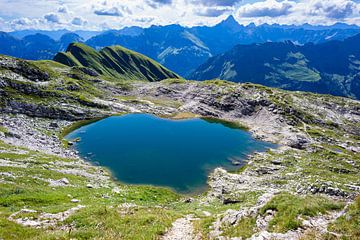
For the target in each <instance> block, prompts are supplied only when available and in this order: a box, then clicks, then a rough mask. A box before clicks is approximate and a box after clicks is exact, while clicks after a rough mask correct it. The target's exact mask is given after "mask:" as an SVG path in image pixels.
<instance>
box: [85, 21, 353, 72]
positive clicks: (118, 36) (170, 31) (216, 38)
mask: <svg viewBox="0 0 360 240" xmlns="http://www.w3.org/2000/svg"><path fill="white" fill-rule="evenodd" d="M310 26H311V25H306V26H305V25H304V27H301V26H286V25H285V26H283V25H276V24H274V25H268V24H263V25H260V26H256V25H255V24H249V25H248V26H243V25H240V24H239V23H238V22H237V21H236V20H235V19H234V18H233V17H232V16H229V17H228V18H227V19H226V20H224V21H222V22H221V23H219V24H217V25H215V26H212V27H208V26H203V27H192V28H186V27H182V26H180V25H169V26H151V27H150V28H146V29H138V28H137V29H131V28H130V29H126V30H120V31H107V32H105V33H103V34H100V35H98V36H95V37H93V38H91V39H89V40H88V41H87V42H86V43H87V44H88V45H90V46H92V47H94V48H96V49H100V48H103V47H105V46H110V45H122V46H125V47H127V48H129V49H132V50H134V51H137V52H140V53H142V54H145V55H147V56H149V57H151V58H153V59H155V60H157V61H159V62H160V63H162V64H163V65H164V66H166V67H168V68H169V69H171V70H173V71H175V72H177V73H179V74H180V75H182V76H187V75H188V74H189V73H190V72H191V71H193V70H194V69H196V67H198V66H199V65H200V64H201V63H203V62H205V61H206V60H207V59H208V58H209V57H211V56H214V55H216V54H219V53H223V52H225V51H227V50H229V49H231V48H232V47H234V46H235V45H237V44H239V43H241V44H251V43H263V42H269V41H271V42H277V41H285V40H291V41H293V42H295V43H298V44H305V43H308V42H313V43H320V42H325V41H329V40H343V39H345V38H347V37H350V36H353V35H355V34H357V33H360V28H358V27H357V28H356V27H354V26H353V25H346V24H345V25H344V24H340V25H333V26H319V28H318V29H316V27H313V28H312V29H311V28H310ZM346 26H347V27H346ZM128 32H131V33H132V34H128Z"/></svg>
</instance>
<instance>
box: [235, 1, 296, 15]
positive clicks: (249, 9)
mask: <svg viewBox="0 0 360 240" xmlns="http://www.w3.org/2000/svg"><path fill="white" fill-rule="evenodd" d="M294 5H295V2H291V1H287V0H285V1H282V2H278V1H275V0H266V1H264V2H257V3H254V4H246V5H244V6H241V7H240V8H239V9H238V14H239V16H240V17H278V16H283V15H288V14H289V13H290V12H291V8H292V7H293V6H294Z"/></svg>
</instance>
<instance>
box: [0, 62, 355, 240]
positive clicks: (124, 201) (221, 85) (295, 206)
mask: <svg viewBox="0 0 360 240" xmlns="http://www.w3.org/2000/svg"><path fill="white" fill-rule="evenodd" d="M91 56H93V55H91ZM95 59H96V58H95ZM140 59H141V61H143V60H144V59H143V57H142V56H140ZM71 66H72V65H71ZM94 66H96V64H90V65H88V66H86V65H84V64H82V65H77V66H75V67H70V66H66V65H63V64H61V63H57V62H53V61H24V60H21V59H16V58H12V57H8V56H1V57H0V93H1V94H0V114H1V118H0V119H1V123H0V124H1V127H0V174H1V180H0V186H1V187H0V195H1V198H0V226H1V228H2V231H1V232H0V238H3V239H208V238H213V239H237V238H240V237H241V238H243V239H246V238H250V239H264V238H275V239H314V238H322V239H356V238H357V237H358V236H359V226H358V219H359V217H360V216H359V206H360V205H359V198H358V197H357V196H358V194H359V191H360V182H359V177H360V176H359V171H358V170H359V167H360V158H359V152H360V142H359V141H360V139H359V135H360V125H359V122H360V114H359V112H360V104H359V102H358V101H356V100H353V99H348V98H342V97H335V96H330V95H320V94H315V93H307V92H291V91H286V90H281V89H275V88H270V87H265V86H261V85H257V84H252V83H242V84H239V83H232V82H228V81H221V80H207V81H201V82H200V81H188V80H184V79H181V78H177V77H176V78H167V77H166V78H167V79H162V81H159V80H161V79H156V81H154V82H150V81H151V80H149V79H141V81H140V80H136V79H132V80H131V81H130V80H126V78H124V79H122V78H118V77H117V76H111V75H108V74H104V72H101V73H100V74H99V72H97V71H98V69H96V68H95V67H94ZM134 66H135V68H132V69H136V66H138V65H137V64H136V63H135V65H133V66H132V67H134ZM94 71H96V72H97V74H93V73H94ZM154 72H155V71H154V68H149V73H151V74H153V73H154ZM168 73H169V74H172V73H171V72H168ZM124 113H148V114H154V115H157V116H161V117H166V118H174V119H177V118H193V117H211V118H217V119H221V120H224V121H227V122H230V123H233V124H236V125H240V126H243V127H246V128H247V129H248V130H249V131H250V132H251V134H252V136H253V137H255V138H256V139H261V140H264V141H268V142H271V143H274V144H278V146H279V147H278V148H276V149H270V150H268V151H266V152H263V153H255V154H252V155H251V156H249V158H248V159H247V164H246V165H245V166H244V167H242V168H240V169H239V170H236V171H234V172H227V171H225V170H224V169H221V168H217V169H215V170H214V171H213V172H212V173H211V174H210V176H209V177H208V185H209V189H208V191H206V192H205V193H203V194H200V195H190V196H189V195H181V194H178V193H175V192H173V191H171V190H169V189H166V188H160V187H151V186H145V185H126V184H123V183H119V182H117V181H115V180H114V179H113V178H112V176H111V174H110V172H109V171H108V170H107V169H106V168H103V167H99V166H96V165H91V164H90V163H89V162H87V161H85V160H84V159H82V158H80V157H79V155H78V153H77V152H76V151H74V149H73V148H72V147H71V145H72V144H73V143H72V142H69V141H67V140H65V139H64V136H66V135H67V134H69V133H70V132H72V131H73V130H75V129H77V128H78V127H80V126H82V125H83V124H85V123H87V121H92V120H96V119H100V118H105V117H109V116H113V115H117V114H124Z"/></svg>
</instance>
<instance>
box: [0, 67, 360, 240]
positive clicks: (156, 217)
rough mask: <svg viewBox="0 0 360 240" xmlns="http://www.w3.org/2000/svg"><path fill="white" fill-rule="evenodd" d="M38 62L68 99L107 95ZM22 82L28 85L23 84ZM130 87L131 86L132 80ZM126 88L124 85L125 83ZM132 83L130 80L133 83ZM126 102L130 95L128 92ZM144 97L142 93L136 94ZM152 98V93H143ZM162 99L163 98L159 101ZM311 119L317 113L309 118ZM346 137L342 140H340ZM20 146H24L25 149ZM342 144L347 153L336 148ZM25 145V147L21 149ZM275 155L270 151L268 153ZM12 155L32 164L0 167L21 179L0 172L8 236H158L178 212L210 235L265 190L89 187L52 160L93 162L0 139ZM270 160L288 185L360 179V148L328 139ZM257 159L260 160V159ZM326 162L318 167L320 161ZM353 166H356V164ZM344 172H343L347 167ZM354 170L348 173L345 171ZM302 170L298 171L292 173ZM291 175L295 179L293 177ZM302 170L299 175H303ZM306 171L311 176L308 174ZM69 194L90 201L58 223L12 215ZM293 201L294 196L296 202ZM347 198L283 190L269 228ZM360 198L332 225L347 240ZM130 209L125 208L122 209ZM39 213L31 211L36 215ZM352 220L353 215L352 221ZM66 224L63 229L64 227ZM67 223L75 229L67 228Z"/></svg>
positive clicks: (2, 219) (54, 203)
mask: <svg viewBox="0 0 360 240" xmlns="http://www.w3.org/2000/svg"><path fill="white" fill-rule="evenodd" d="M30 64H33V65H34V66H35V67H38V68H40V69H42V70H46V71H47V72H48V73H49V74H50V77H51V81H50V83H49V85H48V86H41V87H40V89H41V91H42V92H50V93H52V94H54V93H56V94H61V95H60V96H65V97H67V98H69V99H68V100H67V101H69V102H70V103H72V102H73V101H74V102H75V103H76V104H79V105H81V106H83V102H81V103H80V102H79V101H80V100H81V99H82V98H83V97H85V98H88V99H89V100H91V99H92V98H94V97H101V96H102V94H103V93H102V92H101V91H99V89H97V88H96V87H95V86H94V84H93V82H91V78H90V77H89V76H86V75H84V74H83V73H82V72H81V71H78V70H77V69H74V68H69V67H67V66H65V65H62V64H59V63H55V62H52V61H39V62H30ZM0 70H1V69H0ZM63 72H65V73H71V74H75V75H77V76H80V77H81V78H80V79H75V78H70V77H69V76H68V75H67V74H63ZM173 83H176V84H186V83H184V82H183V81H182V80H177V79H176V80H167V81H164V84H173ZM19 84H29V83H24V82H19ZM124 84H125V86H126V87H128V86H129V85H126V83H124ZM204 84H209V85H213V86H218V87H221V86H225V87H228V88H229V89H230V90H229V91H232V90H231V89H233V88H234V86H235V84H233V83H228V82H223V81H208V82H204ZM68 85H77V86H79V87H80V88H79V90H76V91H70V90H67V89H62V90H59V89H58V88H59V87H63V86H68ZM121 87H123V86H121ZM129 87H131V86H129ZM244 87H249V88H256V89H258V90H259V91H264V92H268V93H271V94H272V101H273V102H274V103H275V104H276V105H278V106H283V107H284V108H286V107H288V106H291V105H292V100H291V99H292V97H294V96H296V97H298V98H304V99H309V100H314V101H316V100H317V98H318V97H319V95H315V94H308V93H291V92H286V91H278V90H275V89H270V88H266V87H263V86H259V85H253V84H249V85H244ZM6 92H7V93H8V94H10V97H13V98H17V99H18V100H20V101H26V102H37V103H40V104H50V105H56V104H57V103H58V99H59V96H57V95H55V96H53V97H51V96H52V95H51V96H47V95H44V96H43V97H39V96H36V95H33V94H24V93H21V92H18V91H15V90H14V89H12V90H11V89H6ZM81 96H83V97H81ZM321 98H324V99H326V98H329V102H334V101H336V102H337V104H338V105H339V106H340V105H341V102H342V99H341V98H334V97H331V96H321ZM127 100H132V99H131V98H129V97H128V98H127ZM137 100H138V101H140V102H141V100H142V99H137ZM145 100H151V101H153V99H145ZM159 104H160V103H159ZM161 104H170V105H177V104H178V103H177V102H168V103H161ZM289 117H292V116H289ZM309 118H312V116H309ZM6 131H7V129H5V128H1V127H0V132H6ZM303 131H305V132H307V133H308V134H310V135H311V136H312V137H313V138H328V139H332V138H336V139H338V138H341V140H342V141H346V140H351V141H358V140H359V138H358V136H352V135H349V134H347V133H345V132H344V131H342V130H341V129H338V128H336V127H334V126H332V125H331V124H329V125H308V126H307V128H306V129H304V130H303ZM58 134H60V133H58ZM342 138H344V139H342ZM20 150H21V151H20ZM338 150H341V151H338ZM23 151H24V152H23ZM269 154H270V153H269ZM1 159H4V160H9V161H11V162H18V163H20V164H24V163H26V164H29V165H28V167H26V168H24V167H0V172H11V173H13V174H14V175H15V176H16V178H15V179H14V178H12V177H9V176H1V180H5V181H0V229H1V231H0V238H4V239H69V238H77V239H93V238H105V239H119V238H124V239H154V238H157V237H159V236H160V235H161V234H163V233H164V231H165V229H166V228H168V227H169V226H171V223H172V222H173V221H174V220H175V219H176V218H178V217H181V216H184V215H186V214H189V213H193V214H195V216H197V217H199V218H200V219H199V221H197V222H195V226H196V229H197V230H198V231H199V232H202V233H203V234H204V236H206V233H208V232H209V226H210V225H211V224H212V222H213V221H214V219H215V218H214V214H219V213H223V212H224V211H225V210H226V209H229V208H231V209H240V208H241V207H244V206H251V205H253V204H254V203H255V202H256V199H257V198H258V197H259V196H260V195H261V192H244V193H243V194H242V195H241V196H239V199H240V200H241V201H240V203H238V204H234V205H223V204H222V203H220V202H212V203H211V204H210V205H206V204H200V202H201V201H202V197H203V196H200V197H196V198H195V200H194V202H192V203H184V202H183V200H184V199H183V197H182V196H179V195H177V194H175V193H173V192H171V191H168V190H166V189H162V188H154V187H144V186H125V185H117V184H116V183H115V182H112V181H109V182H105V183H104V187H101V188H95V189H88V188H86V185H87V184H88V182H89V180H88V179H87V178H85V177H79V176H74V175H71V174H63V173H59V172H57V171H54V170H52V169H51V168H49V167H48V166H49V165H50V166H53V163H52V162H56V163H57V164H56V165H57V166H53V167H54V168H58V167H59V166H60V167H62V168H65V169H68V168H69V169H74V168H75V169H83V170H84V171H88V172H90V173H94V172H96V171H97V170H98V168H95V167H94V168H93V167H90V168H88V167H87V166H85V165H82V164H71V165H70V166H63V163H68V162H69V161H70V160H69V159H62V158H58V157H54V156H50V155H47V154H43V153H39V152H33V151H29V150H27V149H19V148H16V147H13V146H10V145H7V144H4V143H2V142H0V160H1ZM343 159H351V160H353V161H354V162H355V165H352V166H351V165H349V163H347V162H346V161H342V160H343ZM272 160H282V164H283V165H284V166H286V170H285V171H283V172H282V173H281V174H279V176H278V180H277V182H274V184H277V185H280V186H281V185H283V184H286V183H287V182H291V181H294V180H295V181H299V182H301V181H303V180H304V181H305V180H306V181H307V182H308V183H314V184H315V183H316V182H317V181H316V180H319V181H320V182H325V181H334V182H337V183H339V186H337V187H339V188H342V187H343V186H344V185H345V184H347V183H349V182H357V181H358V179H359V172H358V171H356V170H357V169H358V168H359V164H360V158H359V156H357V155H356V154H355V153H352V152H351V151H347V150H345V149H343V148H342V147H341V146H337V145H336V144H323V145H321V146H316V147H314V151H313V152H299V151H296V150H289V151H287V152H285V153H282V154H279V153H271V154H270V157H267V158H266V159H264V158H259V159H254V162H255V166H259V165H266V164H270V162H271V161H272ZM257 163H258V165H256V164H257ZM319 166H320V167H319ZM354 169H355V170H354ZM344 170H345V171H344ZM346 170H349V171H346ZM294 173H296V174H297V175H294ZM291 174H293V175H294V176H295V177H296V179H293V178H292V177H291V176H293V175H291ZM32 176H38V177H40V178H41V179H48V178H51V179H55V180H57V179H61V178H64V177H66V178H67V179H69V181H70V183H71V185H74V186H69V187H56V188H54V187H50V186H48V183H47V182H46V181H44V180H41V179H36V178H33V177H32ZM299 176H300V178H299V179H300V180H299V179H297V177H299ZM305 176H306V177H305ZM116 186H118V187H119V188H120V190H121V191H120V193H119V194H118V193H114V192H113V191H112V189H113V188H114V187H116ZM71 198H77V199H79V200H81V202H80V204H83V205H85V206H86V207H85V208H84V209H82V210H80V211H78V212H77V213H76V214H74V215H73V216H71V217H70V218H69V219H67V220H66V221H65V222H61V223H59V226H57V227H55V228H53V229H52V228H50V229H47V230H43V229H34V228H28V227H22V226H20V225H18V224H15V223H13V222H11V221H9V220H8V217H9V216H10V214H12V213H14V212H16V211H19V210H20V209H22V208H24V207H26V208H29V209H35V210H38V211H40V212H51V213H57V212H61V211H64V210H67V209H69V208H71V207H74V206H76V205H77V204H75V203H71V202H70V200H71ZM290 200H291V201H290ZM123 203H135V204H137V206H136V207H131V208H130V209H127V208H124V207H123V206H122V204H123ZM340 206H342V204H341V203H337V202H334V201H331V200H329V199H327V198H326V199H325V198H323V197H318V196H307V197H298V196H294V195H291V194H288V193H283V194H281V195H279V196H277V197H275V198H274V199H273V200H272V201H271V202H270V203H269V204H268V205H267V206H266V207H265V208H264V209H263V212H262V213H264V212H265V211H266V209H276V210H277V211H278V213H279V214H278V215H277V216H276V218H275V219H274V221H273V222H272V223H271V228H270V229H269V230H271V231H274V230H277V231H286V230H289V229H293V228H295V227H296V226H298V225H299V222H298V221H297V218H298V217H308V216H313V215H318V214H322V213H324V212H326V211H329V210H333V209H338V208H339V207H340ZM358 206H359V204H358V202H357V203H355V204H354V205H353V206H352V207H351V208H350V211H349V213H348V214H347V216H350V217H346V216H345V217H344V218H341V219H339V221H337V222H336V223H334V225H333V226H332V229H333V230H334V231H335V232H340V233H345V234H347V235H348V238H347V239H356V237H358V236H359V232H358V231H357V229H358V227H359V222H360V214H359V210H358V209H359V208H358ZM203 211H208V212H210V213H212V214H213V215H212V216H205V215H204V213H203ZM124 212H125V214H124ZM37 216H38V214H35V215H33V216H31V217H34V218H36V217H37ZM349 218H350V220H351V221H349V220H348V219H349ZM61 227H65V230H59V229H60V228H61ZM69 228H71V229H72V230H71V231H70V233H69ZM253 228H254V218H245V219H243V220H241V221H240V222H239V224H238V225H236V226H232V227H229V228H226V229H224V231H225V234H226V235H228V236H244V237H248V236H250V235H251V234H252V233H253V232H254V229H253Z"/></svg>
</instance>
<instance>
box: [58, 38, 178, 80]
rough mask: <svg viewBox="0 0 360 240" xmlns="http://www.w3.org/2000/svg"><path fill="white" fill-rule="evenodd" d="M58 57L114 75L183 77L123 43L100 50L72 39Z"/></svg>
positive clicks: (103, 73)
mask: <svg viewBox="0 0 360 240" xmlns="http://www.w3.org/2000/svg"><path fill="white" fill-rule="evenodd" d="M54 61H56V62H59V63H62V64H64V65H67V66H70V67H86V68H91V69H92V70H94V71H96V72H97V73H98V74H100V75H105V76H109V77H113V78H123V79H133V80H147V81H151V82H152V81H159V80H163V79H166V78H179V76H178V75H177V74H175V73H173V72H171V71H170V70H168V69H166V68H165V67H163V66H161V65H160V64H159V63H157V62H155V61H154V60H152V59H150V58H148V57H146V56H144V55H142V54H139V53H136V52H134V51H131V50H129V49H126V48H123V47H121V46H110V47H105V48H103V49H101V50H100V51H96V50H95V49H93V48H91V47H89V46H87V45H85V44H82V43H71V44H70V45H69V46H68V48H67V49H66V51H65V52H60V53H58V54H57V55H56V56H55V57H54Z"/></svg>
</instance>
